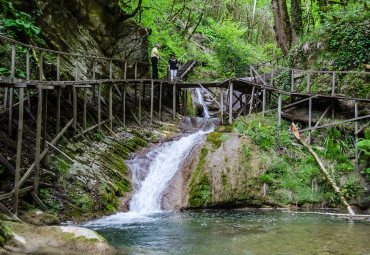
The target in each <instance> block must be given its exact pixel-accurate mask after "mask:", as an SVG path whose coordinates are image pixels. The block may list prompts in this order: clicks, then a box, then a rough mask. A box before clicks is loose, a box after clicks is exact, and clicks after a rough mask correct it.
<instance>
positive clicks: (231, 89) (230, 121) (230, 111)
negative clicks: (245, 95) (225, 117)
mask: <svg viewBox="0 0 370 255" xmlns="http://www.w3.org/2000/svg"><path fill="white" fill-rule="evenodd" d="M231 123H233V83H232V82H230V99H229V124H231Z"/></svg>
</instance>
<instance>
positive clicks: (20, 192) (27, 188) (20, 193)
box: [0, 186, 33, 200]
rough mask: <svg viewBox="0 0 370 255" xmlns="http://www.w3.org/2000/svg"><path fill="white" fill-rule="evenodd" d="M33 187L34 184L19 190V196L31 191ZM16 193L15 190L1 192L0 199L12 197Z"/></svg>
mask: <svg viewBox="0 0 370 255" xmlns="http://www.w3.org/2000/svg"><path fill="white" fill-rule="evenodd" d="M32 189H33V186H29V187H26V188H23V189H20V190H19V196H20V195H22V194H24V193H26V192H29V191H31V190H32ZM13 194H14V190H12V191H10V192H9V193H5V194H1V195H0V200H4V199H7V198H11V197H12V196H13Z"/></svg>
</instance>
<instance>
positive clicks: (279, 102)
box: [278, 93, 282, 127]
mask: <svg viewBox="0 0 370 255" xmlns="http://www.w3.org/2000/svg"><path fill="white" fill-rule="evenodd" d="M281 101H282V95H281V93H280V94H279V100H278V126H279V127H280V125H281Z"/></svg>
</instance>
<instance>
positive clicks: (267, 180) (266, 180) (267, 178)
mask: <svg viewBox="0 0 370 255" xmlns="http://www.w3.org/2000/svg"><path fill="white" fill-rule="evenodd" d="M260 179H261V181H262V182H263V183H267V184H271V183H272V178H271V177H270V175H269V174H266V173H264V174H262V175H261V176H260Z"/></svg>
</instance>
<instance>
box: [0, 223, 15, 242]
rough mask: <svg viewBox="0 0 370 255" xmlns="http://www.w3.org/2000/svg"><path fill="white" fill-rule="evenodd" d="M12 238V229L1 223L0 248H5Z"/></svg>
mask: <svg viewBox="0 0 370 255" xmlns="http://www.w3.org/2000/svg"><path fill="white" fill-rule="evenodd" d="M12 237H13V235H12V232H11V231H10V229H9V228H8V227H7V226H6V225H4V224H3V222H2V221H0V246H3V245H4V243H5V241H6V240H8V239H10V238H12Z"/></svg>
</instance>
